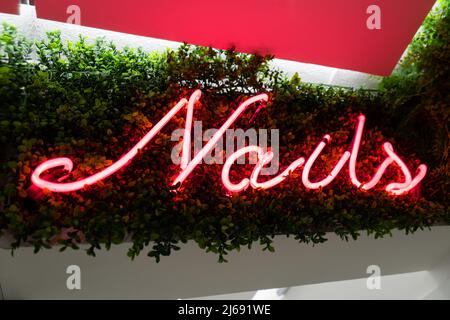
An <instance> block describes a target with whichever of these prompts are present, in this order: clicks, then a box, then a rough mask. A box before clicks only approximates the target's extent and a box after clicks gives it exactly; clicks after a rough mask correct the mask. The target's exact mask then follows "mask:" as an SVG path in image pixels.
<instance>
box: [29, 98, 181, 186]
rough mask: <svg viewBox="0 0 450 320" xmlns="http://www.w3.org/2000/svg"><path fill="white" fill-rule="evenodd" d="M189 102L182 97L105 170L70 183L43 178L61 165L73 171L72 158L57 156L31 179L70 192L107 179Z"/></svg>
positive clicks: (39, 183) (46, 162)
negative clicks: (46, 172)
mask: <svg viewBox="0 0 450 320" xmlns="http://www.w3.org/2000/svg"><path fill="white" fill-rule="evenodd" d="M187 102H188V101H187V100H186V99H181V100H180V101H179V102H178V103H177V104H176V105H175V106H174V107H173V108H172V109H171V110H170V111H169V112H168V113H167V114H166V115H165V116H164V117H163V118H162V119H161V120H160V121H159V122H158V123H157V124H156V125H155V126H154V127H153V128H152V129H151V130H150V131H149V132H148V133H147V134H146V135H145V136H144V137H143V138H142V139H141V140H140V141H139V142H138V143H137V144H136V145H135V146H134V147H133V148H132V149H131V150H130V151H128V153H126V154H125V155H124V156H122V157H121V158H120V159H119V160H118V161H116V162H115V163H113V164H112V165H110V166H109V167H107V168H105V169H104V170H102V171H100V172H98V173H96V174H94V175H92V176H90V177H87V178H84V179H82V180H79V181H74V182H68V183H56V182H50V181H47V180H44V179H41V178H40V175H41V174H42V173H43V172H44V171H46V170H49V169H53V168H57V167H60V166H63V167H64V169H65V170H67V171H69V173H70V172H71V171H72V169H73V163H72V160H70V159H69V158H56V159H51V160H48V161H45V162H44V163H42V164H40V165H39V166H38V167H37V168H36V169H35V170H34V172H33V174H32V175H31V181H32V182H33V184H35V185H36V186H38V187H39V188H41V189H44V188H47V189H48V190H50V191H53V192H70V191H75V190H80V189H82V188H83V187H84V186H86V185H91V184H94V183H96V182H98V181H100V180H102V179H105V178H106V177H108V176H110V175H111V174H113V173H115V172H116V171H118V170H120V169H121V168H123V167H124V166H126V165H127V164H128V163H129V162H130V161H131V160H132V159H133V158H134V157H135V156H136V154H137V153H138V151H139V150H140V149H142V148H144V147H145V145H146V144H147V143H149V142H150V140H152V139H153V137H154V136H155V135H156V134H157V133H158V132H159V131H161V129H162V128H163V127H164V126H165V125H166V124H167V122H169V121H170V119H172V118H173V117H174V116H175V114H176V113H177V112H178V111H180V110H181V109H182V108H183V107H184V106H185V105H186V103H187Z"/></svg>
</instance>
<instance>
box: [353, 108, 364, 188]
mask: <svg viewBox="0 0 450 320" xmlns="http://www.w3.org/2000/svg"><path fill="white" fill-rule="evenodd" d="M365 121H366V117H364V116H363V115H360V116H359V117H358V124H357V125H356V133H355V138H354V140H353V145H352V154H351V155H350V162H349V173H350V180H351V181H352V183H353V184H354V185H355V186H356V187H357V188H359V187H360V186H361V182H359V180H358V177H357V176H356V159H357V158H358V151H359V146H360V145H361V137H362V133H363V129H364V122H365Z"/></svg>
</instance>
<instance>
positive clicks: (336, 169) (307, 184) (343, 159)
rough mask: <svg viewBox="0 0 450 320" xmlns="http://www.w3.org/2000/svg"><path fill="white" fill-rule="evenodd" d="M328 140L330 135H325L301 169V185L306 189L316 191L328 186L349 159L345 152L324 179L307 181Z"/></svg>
mask: <svg viewBox="0 0 450 320" xmlns="http://www.w3.org/2000/svg"><path fill="white" fill-rule="evenodd" d="M330 139H331V137H330V135H328V134H327V135H325V136H324V138H323V141H322V142H320V143H319V145H318V146H317V148H316V149H315V150H314V152H313V153H312V155H311V156H310V157H309V159H308V161H306V164H305V168H304V169H303V172H302V182H303V185H304V186H305V187H307V188H308V189H318V188H322V187H325V186H327V185H328V184H330V183H331V181H333V180H334V178H336V176H337V175H338V174H339V172H340V171H341V170H342V168H343V167H344V165H345V163H346V162H347V160H348V159H349V158H350V152H349V151H345V152H344V154H343V155H342V157H341V159H340V160H339V161H338V163H337V164H336V166H335V167H334V168H333V170H332V171H331V173H330V174H329V175H328V176H327V177H326V178H325V179H323V180H321V181H319V182H311V181H309V172H310V170H311V167H312V165H313V164H314V161H316V159H317V157H318V156H319V154H320V153H321V152H322V150H323V148H325V145H326V144H327V142H329V141H330Z"/></svg>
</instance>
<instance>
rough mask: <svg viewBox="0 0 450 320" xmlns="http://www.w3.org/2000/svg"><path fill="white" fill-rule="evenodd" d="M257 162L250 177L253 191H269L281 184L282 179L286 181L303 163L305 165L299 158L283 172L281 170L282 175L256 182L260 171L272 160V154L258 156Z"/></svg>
mask: <svg viewBox="0 0 450 320" xmlns="http://www.w3.org/2000/svg"><path fill="white" fill-rule="evenodd" d="M261 153H263V150H262V149H261ZM258 156H259V161H258V163H257V164H256V166H255V168H254V169H253V172H252V174H251V176H250V184H251V186H252V187H253V188H254V189H269V188H272V187H274V186H276V185H277V184H279V183H281V182H282V181H283V180H284V179H286V178H287V177H288V176H289V175H290V174H291V173H292V172H293V171H294V170H295V169H297V168H298V167H300V166H301V165H302V164H303V163H305V158H303V157H300V158H298V159H297V160H295V161H294V162H292V163H291V164H290V165H289V166H288V167H287V168H286V169H285V170H283V172H282V173H280V174H279V175H277V176H276V177H274V178H272V179H270V180H267V181H264V182H258V176H259V174H260V172H261V170H262V168H263V167H264V166H265V165H266V164H268V163H270V161H271V160H272V158H273V156H274V155H273V152H268V153H264V154H262V155H260V154H258Z"/></svg>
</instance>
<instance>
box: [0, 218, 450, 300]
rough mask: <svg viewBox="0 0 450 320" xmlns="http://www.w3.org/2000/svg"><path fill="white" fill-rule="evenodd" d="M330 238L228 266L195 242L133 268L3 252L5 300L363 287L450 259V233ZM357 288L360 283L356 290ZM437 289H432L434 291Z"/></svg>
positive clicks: (117, 260)
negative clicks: (372, 279)
mask: <svg viewBox="0 0 450 320" xmlns="http://www.w3.org/2000/svg"><path fill="white" fill-rule="evenodd" d="M327 237H328V238H329V241H327V242H325V243H323V244H320V245H317V246H314V247H313V246H311V245H305V244H299V243H298V242H297V241H295V240H294V239H293V238H292V237H290V238H286V237H283V236H279V237H276V238H275V244H274V245H275V249H276V251H275V253H270V252H263V251H261V248H260V246H259V245H257V244H255V246H254V247H253V248H252V249H251V250H248V249H246V248H245V249H244V248H243V249H242V250H241V252H239V253H238V252H233V253H231V254H230V255H229V256H228V257H227V258H228V259H229V262H228V263H226V264H219V263H217V257H216V256H215V255H214V254H211V253H208V254H207V253H205V252H204V251H203V250H200V249H199V248H198V247H197V246H196V244H195V243H192V242H189V243H188V244H186V245H183V246H182V249H181V250H180V251H179V252H174V253H173V254H172V255H171V256H169V257H164V258H163V259H162V261H161V262H160V263H159V264H157V263H155V262H154V260H153V259H152V258H149V257H147V256H146V252H143V253H142V254H141V255H140V256H139V257H138V258H136V260H135V261H130V259H129V258H128V257H127V255H126V252H127V248H128V247H129V246H130V244H127V243H124V244H121V245H117V246H113V247H112V248H111V250H110V251H106V250H101V251H99V252H98V255H97V257H95V258H93V257H89V256H87V255H86V253H85V252H84V251H83V250H79V251H72V250H66V251H65V252H62V253H61V252H58V248H57V247H56V248H53V249H52V250H44V251H43V252H40V253H39V254H34V253H33V249H32V248H20V249H18V250H17V251H16V252H15V255H14V257H11V255H10V251H9V250H3V249H0V284H1V286H2V288H3V294H4V297H5V298H6V299H51V298H53V299H81V298H84V299H95V298H96V299H103V298H105V299H107V298H129V299H133V298H134V299H177V298H192V297H204V296H212V295H219V294H226V293H235V292H241V293H245V292H248V291H256V290H259V289H270V288H283V287H294V286H304V285H310V284H318V283H326V282H332V281H342V280H351V279H362V278H365V277H367V276H368V275H367V274H366V269H367V267H368V266H369V265H373V264H376V265H379V266H380V268H381V274H382V275H384V276H388V275H393V274H400V273H410V272H418V271H426V270H430V269H432V267H433V266H435V265H436V264H437V263H439V262H440V261H442V260H443V259H444V257H446V256H448V254H449V253H450V226H439V227H433V228H432V230H431V231H429V230H425V231H418V232H417V233H415V234H413V235H405V234H404V233H403V232H400V231H394V232H393V236H392V237H386V238H383V239H374V238H372V237H368V236H366V235H362V236H361V238H360V239H358V240H357V241H349V242H345V241H342V240H340V239H339V238H338V237H337V236H336V235H335V234H328V235H327ZM72 264H75V265H78V266H80V268H81V272H82V290H80V291H77V290H74V291H70V290H68V289H67V288H66V279H67V277H68V275H67V274H66V268H67V266H69V265H72ZM443 269H445V268H443ZM425 280H426V278H425ZM425 280H424V281H425ZM426 281H428V282H430V281H431V280H426ZM436 281H437V283H441V280H440V279H437V280H436ZM398 283H399V284H400V285H401V284H402V283H403V284H404V283H405V281H403V282H401V281H400V282H398ZM358 285H359V286H361V283H359V282H355V284H354V285H353V288H355V286H358ZM394 286H395V283H394ZM386 288H389V286H386ZM411 288H412V289H411V290H415V289H414V288H418V287H411ZM433 288H434V287H433V286H432V285H430V286H429V289H430V291H431V290H432V289H433ZM311 292H312V291H311ZM420 293H421V294H422V293H423V292H420ZM425 293H426V292H425ZM288 294H289V291H288ZM310 294H311V295H313V293H310ZM303 296H304V297H305V296H306V295H303ZM408 297H411V295H409V296H408Z"/></svg>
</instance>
